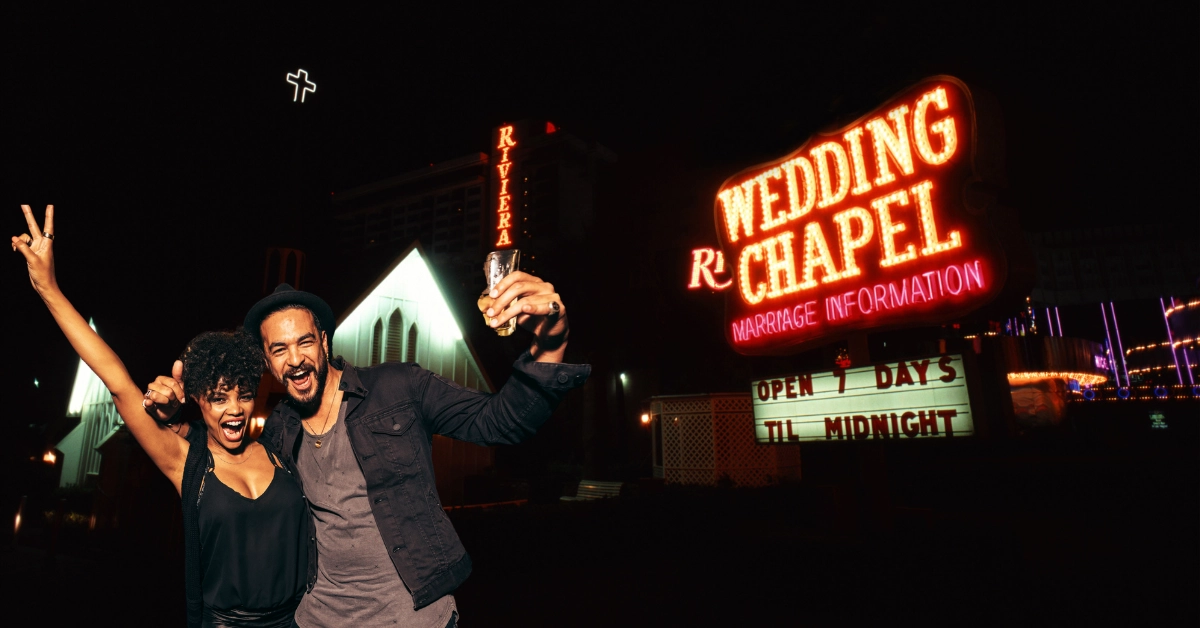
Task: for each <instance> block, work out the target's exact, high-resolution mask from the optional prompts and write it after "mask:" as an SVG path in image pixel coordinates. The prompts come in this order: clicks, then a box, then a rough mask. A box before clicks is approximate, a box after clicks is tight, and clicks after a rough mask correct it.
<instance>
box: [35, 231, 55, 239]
mask: <svg viewBox="0 0 1200 628" xmlns="http://www.w3.org/2000/svg"><path fill="white" fill-rule="evenodd" d="M42 237H43V238H46V239H47V240H53V239H54V234H53V233H50V232H49V231H43V232H42ZM31 239H32V238H31Z"/></svg>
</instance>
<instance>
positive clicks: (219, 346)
mask: <svg viewBox="0 0 1200 628" xmlns="http://www.w3.org/2000/svg"><path fill="white" fill-rule="evenodd" d="M179 359H180V360H183V392H184V394H186V395H187V396H188V397H200V396H202V395H206V394H208V393H209V392H212V391H214V390H225V389H229V388H233V387H235V386H236V387H238V388H239V389H240V390H242V391H244V392H252V393H257V392H258V382H259V381H260V380H261V378H262V372H263V365H264V360H263V352H262V347H261V344H260V343H259V342H258V341H257V340H256V339H254V338H253V337H252V336H251V335H250V334H248V333H246V332H245V331H244V330H241V329H239V330H236V331H209V332H205V333H203V334H200V335H199V336H196V337H195V338H193V339H192V341H191V342H189V343H188V346H187V349H185V350H184V352H183V355H182V356H180V358H179Z"/></svg>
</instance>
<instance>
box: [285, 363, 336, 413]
mask: <svg viewBox="0 0 1200 628" xmlns="http://www.w3.org/2000/svg"><path fill="white" fill-rule="evenodd" d="M313 373H314V374H315V375H316V376H317V387H316V390H315V392H314V394H313V396H312V398H311V399H308V400H301V399H297V398H295V397H293V396H292V388H291V384H290V383H289V382H288V378H287V375H284V377H283V387H284V390H286V391H287V393H288V401H289V402H290V403H291V405H292V407H293V408H295V409H296V412H298V413H299V414H300V416H301V418H308V417H311V416H313V415H315V414H316V413H317V410H320V409H321V400H322V399H323V398H324V396H325V380H327V379H328V378H329V361H328V360H326V359H325V351H324V350H323V349H322V350H321V351H320V352H319V353H318V354H317V366H316V368H315V369H314V371H313Z"/></svg>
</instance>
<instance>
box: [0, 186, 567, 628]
mask: <svg viewBox="0 0 1200 628" xmlns="http://www.w3.org/2000/svg"><path fill="white" fill-rule="evenodd" d="M21 209H22V211H23V212H24V214H25V220H26V224H27V226H28V233H25V234H22V235H20V236H14V237H13V238H12V247H13V250H14V251H16V252H19V253H21V255H22V256H24V258H25V261H26V264H27V266H28V269H29V279H30V282H31V283H32V284H33V287H34V289H35V291H36V292H37V294H38V296H40V297H41V298H42V301H43V302H44V303H45V305H46V307H47V309H49V311H50V313H51V315H52V316H53V317H54V320H55V321H56V322H57V323H58V325H59V327H60V328H61V329H62V331H63V333H64V334H65V335H66V337H67V339H68V340H69V341H70V343H71V346H72V347H73V348H74V349H75V351H76V352H77V353H78V354H79V356H80V357H81V358H82V359H83V361H84V362H85V363H86V364H87V365H88V366H89V367H90V368H91V369H92V371H93V372H95V373H96V375H97V376H99V377H100V379H101V380H102V381H103V382H104V385H105V386H106V387H107V388H108V390H109V392H110V393H111V394H112V395H113V401H114V403H115V404H116V407H117V411H118V412H119V413H120V415H121V418H122V419H123V420H124V422H125V425H126V427H128V429H129V431H130V432H131V433H132V434H133V436H134V437H135V438H136V439H137V441H138V443H139V444H140V445H141V446H142V448H143V449H144V450H145V451H146V453H147V454H148V455H149V456H150V458H151V459H152V460H153V461H154V463H155V465H156V466H157V467H158V468H159V470H161V471H162V472H163V474H164V475H166V476H167V478H168V479H169V480H171V482H172V483H173V484H174V486H175V489H176V491H178V492H179V494H180V498H181V500H182V506H183V524H184V539H185V569H186V574H185V582H186V599H187V618H186V620H187V625H188V626H205V627H208V626H214V627H215V626H283V627H287V626H303V627H309V626H343V625H354V626H361V627H369V626H385V625H386V626H411V627H421V628H442V627H444V626H445V627H452V626H455V625H457V621H458V609H457V608H456V606H455V602H454V597H453V591H454V590H455V589H456V588H457V587H458V586H459V585H460V584H461V583H462V582H463V581H464V580H465V579H466V577H467V575H468V574H469V573H470V572H471V559H470V557H469V556H468V555H467V552H466V550H465V549H464V548H463V545H462V543H461V542H460V541H459V538H458V535H457V534H456V533H455V531H454V528H453V526H452V525H451V523H450V520H449V519H448V518H447V516H446V514H445V511H444V510H443V508H442V505H441V503H440V500H439V498H438V494H437V489H436V487H435V484H434V475H433V458H432V449H433V447H432V435H433V434H442V435H445V436H449V437H452V438H457V439H460V440H464V441H468V442H472V443H477V444H480V445H493V444H511V443H517V442H520V441H521V440H523V439H525V438H528V437H529V436H530V435H532V434H533V433H534V432H535V431H536V430H537V429H538V427H539V426H540V425H541V424H542V423H543V422H545V421H546V419H548V418H549V416H550V414H551V412H552V411H553V410H554V407H555V406H556V405H557V404H558V402H559V401H560V400H561V399H562V398H563V397H564V396H565V395H566V393H567V392H569V391H570V390H571V389H573V388H576V387H578V386H580V385H582V383H583V382H584V380H585V379H586V378H587V376H588V374H589V373H590V370H591V369H590V367H588V366H586V365H572V364H564V363H563V362H562V360H563V354H564V352H565V350H566V345H567V335H568V330H569V325H568V322H567V314H566V308H565V306H564V305H563V303H562V298H561V297H560V296H559V295H558V294H557V293H556V292H555V291H554V287H553V286H552V285H550V284H549V283H547V282H545V281H542V280H541V279H539V278H537V277H534V276H532V275H529V274H526V273H522V272H515V273H512V274H511V275H508V276H507V277H505V278H504V280H502V281H501V282H500V283H499V284H498V285H497V286H496V287H495V289H494V290H492V291H491V292H490V293H489V294H488V298H484V299H481V300H480V302H479V305H480V309H481V310H482V311H483V312H484V314H485V315H486V316H488V317H489V318H490V325H491V326H492V327H498V326H501V325H504V324H505V323H506V322H507V321H508V320H509V319H512V318H516V320H517V322H518V324H519V325H520V326H521V327H523V328H524V329H526V330H528V331H530V332H531V333H532V336H533V341H532V344H531V346H530V349H529V351H528V352H526V353H524V354H522V356H521V357H520V358H518V359H517V361H516V362H515V363H514V364H513V373H512V376H511V377H509V379H508V381H507V383H505V385H504V386H503V387H502V388H501V389H500V391H498V392H497V393H494V394H486V393H482V392H479V391H475V390H471V389H467V388H463V387H461V386H459V385H457V384H455V383H454V382H451V381H449V380H446V379H444V378H442V377H440V376H439V375H436V374H434V373H432V372H430V371H428V370H425V369H423V368H421V367H420V366H418V365H416V364H412V363H403V364H402V363H384V364H380V365H378V366H374V367H370V368H359V367H355V366H353V365H351V364H348V363H346V362H345V360H343V359H342V358H341V357H332V356H330V353H329V351H330V342H331V338H332V336H333V332H334V325H335V318H334V315H333V312H332V310H331V309H330V308H329V306H328V305H327V304H326V303H325V302H324V301H323V300H321V299H320V298H319V297H317V296H316V295H313V294H310V293H307V292H302V291H299V290H294V289H292V288H291V287H290V286H288V285H286V284H282V285H280V286H279V287H278V288H276V290H275V292H274V293H272V294H271V295H269V296H267V297H266V298H264V299H262V300H261V301H259V302H258V303H256V304H254V306H253V307H251V308H250V309H249V311H248V312H247V314H246V318H245V322H244V326H243V328H242V329H239V330H236V331H232V332H207V333H204V334H201V335H199V336H197V337H196V338H194V339H193V340H192V341H191V342H190V343H188V346H187V348H186V349H185V350H184V352H183V355H182V356H181V357H180V359H179V360H178V361H176V362H175V365H174V367H173V368H172V373H171V375H170V376H160V377H158V378H157V379H156V380H155V381H154V382H153V383H151V384H150V385H149V386H148V387H147V388H146V389H145V390H143V389H142V388H140V387H139V386H137V385H135V384H134V382H133V380H132V378H131V377H130V375H129V373H128V371H126V369H125V366H124V364H122V362H121V360H120V358H118V357H117V355H116V353H115V352H113V350H112V349H111V348H110V347H109V346H108V345H107V344H106V343H105V342H104V341H103V340H101V339H100V337H99V336H98V335H97V334H96V333H95V332H94V331H93V330H92V329H91V328H90V327H89V326H88V324H87V322H86V321H85V320H84V319H83V317H82V316H81V315H80V314H79V313H78V312H77V311H76V310H75V308H74V307H73V306H72V305H71V303H70V302H69V301H68V300H67V299H66V297H65V296H64V295H63V293H62V291H61V290H60V289H59V286H58V281H57V277H56V275H55V269H54V253H53V250H54V208H53V207H52V206H48V207H47V208H46V213H45V218H44V224H43V225H42V226H41V227H39V226H38V224H37V220H36V218H35V217H34V215H33V212H32V210H31V209H30V208H29V206H26V205H23V206H22V207H21ZM518 299H519V300H518ZM264 368H266V369H269V370H270V372H271V375H273V376H274V377H275V378H276V379H277V380H279V381H280V383H282V384H283V385H284V386H285V388H286V390H287V395H286V399H285V400H284V401H282V402H280V403H279V405H278V406H277V407H276V408H275V409H274V411H273V412H272V414H271V415H270V416H269V417H268V418H267V419H266V421H265V424H262V425H258V424H256V423H255V421H254V419H253V418H252V417H251V413H252V411H253V408H254V398H255V396H256V394H257V388H258V383H259V380H260V378H261V375H262V371H263V369H264ZM189 403H190V404H195V405H196V406H197V407H198V408H199V411H200V412H199V413H200V415H201V417H202V420H197V421H193V422H191V423H188V424H181V423H179V421H178V420H177V418H176V417H177V411H178V410H179V407H180V406H181V405H182V404H189ZM260 430H261V431H260ZM147 619H148V620H150V621H154V620H152V619H150V618H147ZM173 621H174V620H170V619H167V620H166V621H162V620H161V619H160V620H159V621H154V623H173Z"/></svg>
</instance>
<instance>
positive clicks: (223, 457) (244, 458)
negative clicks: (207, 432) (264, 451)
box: [208, 436, 254, 465]
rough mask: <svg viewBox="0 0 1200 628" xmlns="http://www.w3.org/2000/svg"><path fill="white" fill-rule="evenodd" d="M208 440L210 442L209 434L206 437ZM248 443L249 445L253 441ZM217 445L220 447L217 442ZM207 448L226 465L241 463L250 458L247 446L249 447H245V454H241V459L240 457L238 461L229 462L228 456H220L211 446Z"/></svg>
mask: <svg viewBox="0 0 1200 628" xmlns="http://www.w3.org/2000/svg"><path fill="white" fill-rule="evenodd" d="M208 440H209V441H210V442H212V437H211V436H209V437H208ZM250 444H251V445H253V444H254V443H250ZM217 446H218V447H220V445H219V444H218V445H217ZM208 450H209V451H211V452H212V453H213V454H215V455H216V456H217V457H218V458H220V459H221V460H224V461H225V464H228V465H238V464H243V463H245V462H246V461H247V460H249V459H250V448H249V447H247V448H246V453H245V454H244V455H243V456H242V459H241V460H239V461H238V462H230V460H229V459H228V458H226V457H225V456H222V455H221V454H219V453H217V451H216V450H215V449H213V448H212V447H209V448H208Z"/></svg>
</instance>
